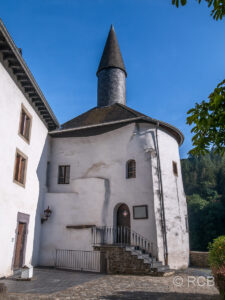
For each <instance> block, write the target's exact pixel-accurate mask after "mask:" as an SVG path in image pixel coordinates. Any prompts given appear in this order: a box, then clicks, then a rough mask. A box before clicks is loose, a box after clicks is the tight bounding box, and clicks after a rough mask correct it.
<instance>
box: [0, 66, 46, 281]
mask: <svg viewBox="0 0 225 300" xmlns="http://www.w3.org/2000/svg"><path fill="white" fill-rule="evenodd" d="M21 104H23V105H24V106H25V108H26V109H27V110H28V112H29V113H30V114H31V116H32V128H31V138H30V144H28V143H26V142H25V141H24V140H23V139H22V138H21V137H20V136H19V135H18V131H19V121H20V112H21ZM0 105H1V118H0V129H1V130H0V140H1V147H0V157H1V160H0V170H1V180H0V207H1V209H0V231H1V247H0V277H2V276H8V275H10V274H12V266H13V263H14V252H15V245H16V234H17V232H16V228H17V214H18V212H21V213H24V214H28V215H29V216H30V221H29V227H28V234H27V244H26V249H25V264H28V263H33V264H34V265H35V264H37V262H38V251H39V233H40V213H41V210H42V203H41V201H42V199H43V197H44V196H43V195H44V192H45V173H46V160H47V134H48V131H47V128H46V127H45V125H44V124H43V122H42V121H41V120H40V119H39V117H38V115H37V114H36V112H35V111H34V109H33V108H32V107H31V105H30V104H29V102H28V101H27V99H26V98H25V97H24V95H23V93H22V92H21V91H20V89H19V88H18V86H17V85H16V84H15V82H14V81H13V80H12V78H11V77H10V75H9V73H8V72H7V71H6V69H5V68H4V67H3V65H2V64H1V62H0ZM16 148H18V149H19V150H20V151H22V152H23V153H24V154H25V155H26V156H27V157H28V166H27V174H26V185H25V188H24V187H21V186H19V185H18V184H16V183H14V182H13V173H14V164H15V154H16Z"/></svg>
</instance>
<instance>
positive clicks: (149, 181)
mask: <svg viewBox="0 0 225 300" xmlns="http://www.w3.org/2000/svg"><path fill="white" fill-rule="evenodd" d="M149 130H150V131H151V132H152V133H153V136H154V133H155V128H154V127H153V126H151V125H149V124H145V125H143V124H142V125H135V124H130V125H127V126H124V127H121V128H119V129H116V130H113V131H110V132H107V133H104V134H100V135H96V136H89V137H70V138H52V143H51V145H52V147H51V154H50V158H49V160H50V186H49V193H48V194H47V195H46V201H45V206H46V207H47V205H49V206H50V208H51V209H52V211H53V215H52V216H51V217H50V219H51V220H50V219H49V220H48V221H47V222H46V223H45V224H43V225H44V226H43V234H42V243H41V245H42V246H41V263H42V264H43V265H52V264H53V258H52V257H53V256H52V257H49V254H48V253H54V252H55V249H57V248H59V246H60V241H63V242H62V245H63V248H64V249H74V250H82V249H83V250H87V249H91V247H90V232H91V231H90V229H85V230H84V229H67V228H66V225H103V226H105V225H107V226H113V225H115V217H114V209H115V207H116V206H118V204H120V203H126V204H127V205H128V207H129V209H130V214H131V229H132V230H134V231H136V232H137V233H139V234H141V235H143V236H144V237H146V238H147V239H149V240H150V241H151V242H153V244H154V247H155V249H157V247H158V256H159V259H160V260H162V261H163V258H164V257H163V242H162V231H161V219H160V204H159V193H158V191H159V180H158V174H157V170H156V169H157V158H156V156H154V155H151V154H150V153H149V152H146V147H148V145H147V144H148V143H147V142H146V131H149ZM159 148H160V160H161V167H162V181H163V188H164V201H165V215H166V225H167V231H168V233H167V235H168V237H167V239H168V249H169V264H170V267H174V268H180V267H183V266H187V263H188V234H187V232H186V229H185V227H184V226H185V223H184V222H185V221H184V215H185V214H186V199H185V196H184V194H183V184H182V178H181V173H180V161H179V151H178V144H177V141H176V140H175V139H174V138H173V137H172V136H171V135H169V134H167V133H165V132H163V131H159ZM129 159H135V160H136V166H137V171H136V172H137V176H136V178H134V179H127V178H126V162H127V161H128V160H129ZM173 160H174V161H176V162H177V164H178V169H179V175H180V176H178V178H177V181H178V183H177V188H175V187H176V185H175V181H173V180H175V178H174V176H173V174H172V161H173ZM59 165H70V172H71V175H70V184H68V185H59V184H57V176H58V166H59ZM93 180H95V185H94V187H95V188H93V187H92V188H91V185H92V184H93ZM171 180H172V181H171ZM177 193H178V194H179V195H180V198H179V203H180V204H179V205H178V200H177ZM134 205H148V215H149V216H148V219H140V220H135V219H133V206H134ZM90 212H91V214H90ZM81 216H82V217H81ZM71 222H72V224H71ZM68 223H69V224H68ZM54 227H55V228H57V230H55V233H54V234H50V233H53V232H54ZM59 227H60V228H59ZM57 232H60V236H61V237H60V236H56V235H57ZM177 233H178V236H179V238H180V239H179V240H178V239H177V235H176V234H177ZM82 235H84V237H86V238H83V239H81V237H82ZM87 237H88V238H87ZM81 240H82V242H81ZM83 241H86V243H84V242H83ZM182 242H183V245H182ZM175 244H178V246H177V245H176V247H175V248H176V249H177V250H176V249H174V245H175ZM179 256H180V258H179Z"/></svg>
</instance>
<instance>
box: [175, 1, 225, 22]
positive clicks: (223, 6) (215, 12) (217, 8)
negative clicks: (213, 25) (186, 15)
mask: <svg viewBox="0 0 225 300" xmlns="http://www.w3.org/2000/svg"><path fill="white" fill-rule="evenodd" d="M196 1H198V3H201V2H202V1H201V0H196ZM205 2H207V4H208V7H212V10H211V16H212V17H213V19H215V20H219V19H220V20H222V18H223V16H224V15H225V0H205ZM172 4H173V5H176V7H179V5H182V6H184V5H186V4H187V0H172Z"/></svg>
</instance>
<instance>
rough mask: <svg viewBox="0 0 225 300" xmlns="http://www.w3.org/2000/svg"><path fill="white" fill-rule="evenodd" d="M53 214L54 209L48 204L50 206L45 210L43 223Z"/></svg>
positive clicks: (42, 218)
mask: <svg viewBox="0 0 225 300" xmlns="http://www.w3.org/2000/svg"><path fill="white" fill-rule="evenodd" d="M51 214H52V211H51V209H50V208H49V206H48V208H47V209H45V210H44V216H42V217H41V224H43V223H44V222H45V221H47V220H48V218H49V217H50V216H51Z"/></svg>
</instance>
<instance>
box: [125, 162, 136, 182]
mask: <svg viewBox="0 0 225 300" xmlns="http://www.w3.org/2000/svg"><path fill="white" fill-rule="evenodd" d="M127 178H136V161H135V160H134V159H131V160H128V162H127Z"/></svg>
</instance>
